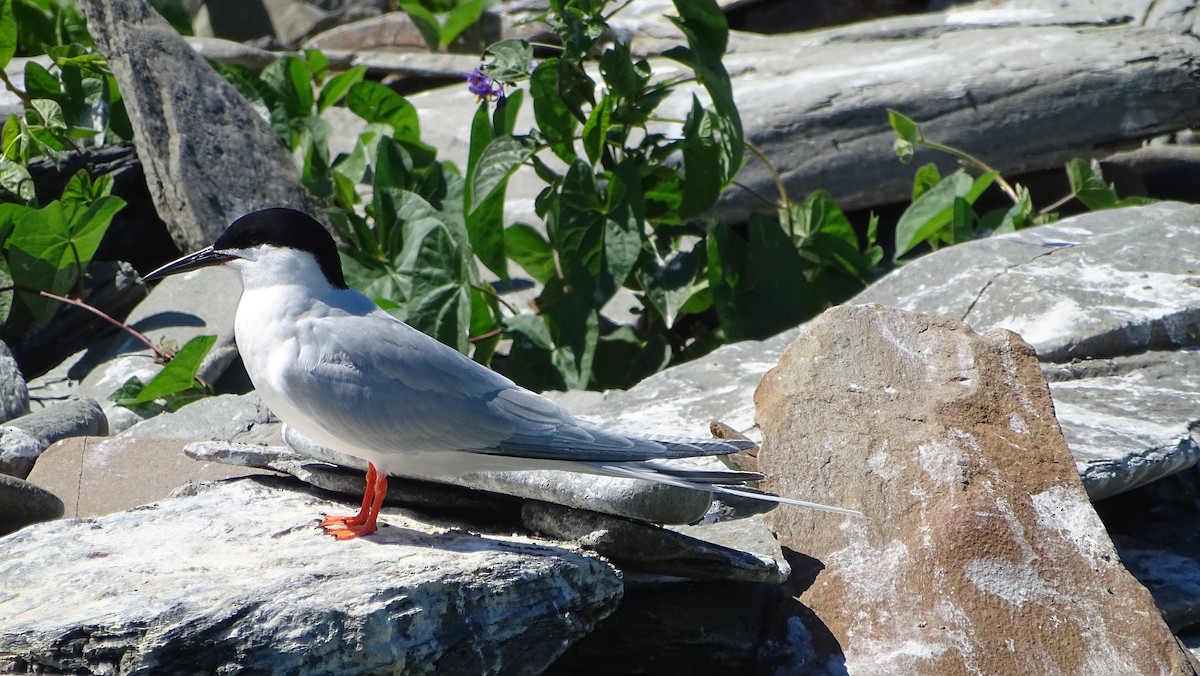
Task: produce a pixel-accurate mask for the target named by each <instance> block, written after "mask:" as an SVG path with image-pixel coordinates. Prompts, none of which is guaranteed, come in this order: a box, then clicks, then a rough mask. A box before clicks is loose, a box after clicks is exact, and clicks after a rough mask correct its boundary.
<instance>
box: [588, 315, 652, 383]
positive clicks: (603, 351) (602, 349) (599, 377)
mask: <svg viewBox="0 0 1200 676" xmlns="http://www.w3.org/2000/svg"><path fill="white" fill-rule="evenodd" d="M670 361H671V346H670V345H669V344H668V343H667V339H666V337H665V336H663V334H661V333H655V334H651V335H650V336H649V338H647V339H646V340H645V341H643V340H642V339H641V338H640V337H639V336H638V335H637V332H635V331H634V330H633V327H631V326H624V325H623V326H619V327H617V329H616V330H615V331H613V332H611V333H609V334H608V335H606V336H603V337H601V338H600V340H599V342H598V343H597V344H596V356H595V359H594V362H593V363H594V364H596V366H595V367H593V369H592V382H591V383H590V384H589V386H590V387H592V388H594V389H599V390H608V389H622V390H624V389H629V388H630V387H633V386H634V385H636V384H637V383H638V382H639V381H641V380H642V379H644V378H646V377H647V376H650V375H652V374H654V373H656V372H658V371H661V370H662V369H663V368H665V367H666V365H667V364H668V363H669V362H670ZM600 365H603V366H600Z"/></svg>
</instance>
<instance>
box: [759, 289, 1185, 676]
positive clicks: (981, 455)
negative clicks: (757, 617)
mask: <svg viewBox="0 0 1200 676" xmlns="http://www.w3.org/2000/svg"><path fill="white" fill-rule="evenodd" d="M755 403H756V405H757V406H758V420H759V425H760V427H761V428H762V431H763V444H762V448H761V451H760V453H759V463H760V467H761V468H762V470H763V472H764V473H765V474H766V475H767V476H768V477H769V478H770V479H771V483H772V484H773V485H774V486H775V488H776V489H777V490H779V491H780V492H781V493H783V494H785V495H796V494H799V495H806V494H812V493H818V494H821V495H822V497H827V499H829V500H830V501H832V502H833V503H834V504H840V505H844V506H852V507H860V508H861V509H862V510H863V511H864V512H865V514H866V516H865V518H863V519H854V518H852V517H851V518H841V517H831V516H830V515H828V514H821V513H817V512H811V511H807V510H788V511H783V510H777V511H776V512H774V513H773V514H772V515H771V516H769V517H768V522H769V523H771V524H772V525H773V527H774V529H775V531H776V533H777V534H778V535H779V538H780V542H781V543H782V544H783V546H784V547H790V548H792V549H796V550H799V551H803V552H804V553H806V554H808V555H810V556H813V557H815V558H817V559H819V560H820V561H821V562H822V563H823V564H824V565H825V570H824V571H822V572H821V573H820V575H819V576H818V577H817V579H816V582H815V583H814V584H813V586H812V587H810V588H809V589H808V590H807V591H806V592H805V593H804V595H803V596H802V597H801V600H802V601H803V602H804V603H805V604H806V605H808V606H809V607H811V608H812V609H813V611H815V612H816V613H817V615H818V616H819V617H820V618H821V620H822V621H823V622H824V623H825V624H826V625H827V626H828V628H829V630H830V631H831V632H832V633H833V635H834V636H836V637H837V639H838V640H839V642H840V643H841V645H842V647H843V648H844V650H845V656H846V669H847V670H848V671H849V672H850V673H860V672H862V673H866V672H882V673H935V672H936V673H970V672H982V673H1048V672H1055V673H1172V674H1191V673H1193V670H1194V669H1195V668H1196V667H1197V664H1196V663H1194V662H1193V661H1192V660H1191V658H1190V656H1189V655H1188V654H1187V653H1186V652H1185V651H1184V650H1182V649H1181V647H1180V646H1179V644H1178V643H1177V641H1176V639H1175V638H1174V637H1173V636H1172V635H1171V632H1170V630H1169V629H1168V628H1167V625H1166V624H1165V623H1164V622H1163V621H1162V618H1161V616H1160V615H1159V613H1158V610H1157V608H1155V606H1154V603H1153V599H1152V598H1151V597H1150V595H1149V593H1148V592H1147V591H1146V589H1145V588H1144V587H1142V586H1141V585H1140V584H1139V583H1138V582H1137V580H1135V579H1134V578H1133V577H1132V576H1131V575H1130V574H1129V572H1128V571H1126V570H1125V568H1124V567H1122V566H1121V563H1120V559H1119V558H1118V556H1117V553H1116V551H1115V549H1114V548H1113V545H1112V541H1111V540H1109V538H1108V535H1107V534H1106V533H1105V530H1104V526H1103V524H1101V522H1100V520H1099V518H1098V517H1097V516H1096V513H1095V512H1094V511H1093V510H1092V508H1091V506H1090V504H1089V503H1088V499H1087V495H1086V493H1085V492H1084V490H1083V486H1082V484H1081V483H1080V481H1079V478H1078V475H1077V473H1076V472H1075V469H1074V463H1073V461H1072V459H1071V456H1070V454H1069V452H1068V450H1067V446H1066V443H1065V441H1064V439H1063V437H1062V434H1061V432H1060V431H1059V428H1058V424H1057V422H1056V421H1055V419H1054V408H1053V406H1052V404H1051V401H1050V392H1049V388H1048V387H1047V385H1046V383H1045V380H1044V378H1043V377H1042V375H1041V372H1040V371H1039V369H1038V364H1037V360H1036V358H1035V357H1034V353H1033V350H1032V348H1030V347H1029V346H1028V345H1027V344H1025V343H1024V342H1023V341H1021V340H1020V338H1019V337H1018V336H1016V335H1014V334H1012V333H1010V332H1008V331H1003V330H990V331H988V332H986V333H983V334H977V333H975V332H973V331H971V330H970V329H969V328H968V327H967V326H966V325H964V324H963V323H961V322H958V321H956V320H953V319H947V318H944V317H932V316H928V315H919V314H915V313H910V312H903V311H897V310H892V309H888V308H885V307H882V306H879V305H862V306H853V307H845V306H844V307H839V308H834V309H832V310H829V311H827V312H826V313H825V314H823V315H821V316H820V317H819V318H817V319H815V320H813V321H812V322H809V323H808V324H807V325H806V326H805V327H804V328H803V330H802V331H801V334H800V336H799V337H798V338H797V340H796V341H795V342H794V343H793V344H792V345H790V346H789V347H788V349H787V350H786V351H785V352H784V355H783V357H782V359H781V360H780V364H779V366H778V367H776V368H775V369H772V371H771V372H770V373H768V374H767V376H765V377H764V378H763V381H762V384H761V385H760V386H759V388H758V391H757V392H756V393H755ZM998 618H1003V619H1000V620H998ZM1046 627H1056V630H1055V631H1053V632H1047V631H1046Z"/></svg>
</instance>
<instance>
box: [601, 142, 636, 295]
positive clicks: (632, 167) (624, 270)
mask: <svg viewBox="0 0 1200 676" xmlns="http://www.w3.org/2000/svg"><path fill="white" fill-rule="evenodd" d="M639 164H640V162H639V161H638V159H637V158H635V157H628V158H626V159H624V160H622V162H621V163H620V164H619V165H617V168H616V170H615V171H613V173H612V175H611V176H610V177H609V180H608V188H607V190H608V207H607V218H606V219H605V220H604V259H605V262H606V263H607V264H608V269H609V274H611V275H612V280H613V282H614V283H615V284H618V285H623V284H624V283H625V279H626V278H627V277H629V273H631V272H633V268H634V266H635V265H637V262H638V258H639V257H640V256H641V254H642V245H643V242H644V241H645V234H644V232H643V224H644V223H645V207H644V205H643V202H642V182H641V175H640V173H639V171H638V165H639Z"/></svg>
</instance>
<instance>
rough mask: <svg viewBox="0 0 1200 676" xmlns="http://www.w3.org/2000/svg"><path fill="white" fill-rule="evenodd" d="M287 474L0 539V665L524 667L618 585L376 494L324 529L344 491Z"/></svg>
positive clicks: (605, 605) (601, 608) (542, 657)
mask: <svg viewBox="0 0 1200 676" xmlns="http://www.w3.org/2000/svg"><path fill="white" fill-rule="evenodd" d="M281 482H284V483H286V485H284V483H281ZM296 488H297V486H296V484H295V483H294V482H293V481H292V480H290V479H287V480H284V479H274V480H271V479H263V478H258V479H241V480H234V481H229V482H223V483H218V484H208V485H203V486H201V487H199V488H197V489H196V490H194V491H193V494H190V495H188V494H185V495H180V496H178V497H173V498H169V499H166V500H163V501H161V502H158V503H155V504H152V505H149V506H146V507H142V508H138V509H134V510H130V511H128V512H121V513H117V514H111V515H108V516H104V517H99V518H94V519H78V520H61V521H57V522H53V523H49V524H40V525H36V526H33V527H29V528H26V529H24V530H21V531H19V532H17V533H14V534H12V535H10V536H8V537H6V538H3V539H0V671H9V670H20V669H27V668H38V669H51V670H62V671H68V672H76V673H77V672H84V671H90V672H93V673H116V672H120V673H171V672H181V671H188V672H204V673H221V672H232V671H239V670H244V671H248V672H271V673H292V674H317V673H340V674H366V673H383V672H386V673H393V672H395V673H405V674H446V673H454V674H473V673H479V674H482V673H506V674H507V673H515V674H536V673H540V672H541V671H542V670H543V669H544V668H545V667H546V666H547V665H548V664H550V663H551V662H552V661H553V660H554V658H555V657H557V656H558V655H559V654H560V653H561V652H562V651H563V650H565V649H566V648H567V646H569V645H570V644H571V642H572V641H574V640H575V639H576V638H578V637H579V636H580V635H582V634H584V633H586V632H587V631H588V630H590V629H591V627H592V625H593V624H594V623H595V622H597V621H598V620H599V619H601V618H603V617H604V616H606V615H608V614H609V613H610V612H611V611H612V610H613V609H614V608H615V606H616V603H617V600H618V599H619V598H620V596H621V582H620V579H619V578H618V576H617V573H616V571H614V570H613V569H612V568H611V567H610V566H608V565H607V564H605V563H604V562H602V561H601V560H599V559H597V558H594V557H590V556H586V555H584V554H581V553H579V552H578V551H574V550H572V549H567V548H564V547H551V546H546V545H539V544H536V543H533V542H531V541H529V540H526V539H521V538H515V537H503V538H502V537H496V536H480V535H474V534H470V533H466V532H463V531H458V530H455V529H446V528H444V527H440V526H432V525H430V524H428V523H421V522H419V521H416V520H414V519H412V518H411V517H409V516H407V515H405V514H403V513H400V512H398V511H396V510H392V509H390V508H389V509H387V510H385V516H384V519H383V521H385V522H386V523H388V524H389V526H385V527H383V528H382V529H381V530H380V532H379V533H378V534H376V535H374V536H372V537H370V538H363V539H358V540H351V541H346V542H338V541H335V540H334V539H333V538H331V537H329V536H327V535H324V534H323V533H322V532H321V529H320V528H318V527H317V525H316V517H317V515H318V514H319V513H321V512H335V513H344V512H345V511H347V508H348V505H346V504H339V503H333V502H329V501H328V500H326V499H323V498H321V497H318V496H316V495H314V494H311V493H306V492H304V491H301V490H297V489H296Z"/></svg>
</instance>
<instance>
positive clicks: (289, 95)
mask: <svg viewBox="0 0 1200 676" xmlns="http://www.w3.org/2000/svg"><path fill="white" fill-rule="evenodd" d="M262 81H263V83H264V84H265V85H266V86H267V87H268V88H269V89H270V91H271V92H272V93H273V94H274V95H275V97H276V100H277V101H278V102H279V104H280V105H281V106H282V107H283V111H284V112H285V113H286V115H287V118H288V119H292V118H298V117H307V116H309V115H311V114H312V111H313V104H314V100H313V88H312V72H311V71H309V69H308V66H307V65H306V64H305V63H304V62H303V61H301V60H300V59H299V58H297V57H295V56H290V55H289V56H285V57H283V58H282V59H280V60H278V61H276V62H274V63H272V64H271V65H269V66H267V67H266V68H264V69H263V72H262Z"/></svg>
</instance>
